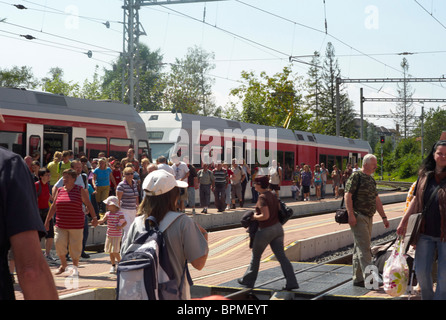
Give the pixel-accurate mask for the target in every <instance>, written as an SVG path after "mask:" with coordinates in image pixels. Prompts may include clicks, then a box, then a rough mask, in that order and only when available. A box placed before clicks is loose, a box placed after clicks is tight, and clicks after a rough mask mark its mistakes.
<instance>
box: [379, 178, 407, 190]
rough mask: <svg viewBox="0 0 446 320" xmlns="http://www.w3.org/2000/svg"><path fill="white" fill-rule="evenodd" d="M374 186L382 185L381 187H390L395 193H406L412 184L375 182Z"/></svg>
mask: <svg viewBox="0 0 446 320" xmlns="http://www.w3.org/2000/svg"><path fill="white" fill-rule="evenodd" d="M376 184H377V185H378V186H379V185H383V186H388V187H392V188H394V189H392V190H393V191H397V190H400V191H408V190H409V188H410V187H411V185H412V182H405V181H386V180H377V181H376Z"/></svg>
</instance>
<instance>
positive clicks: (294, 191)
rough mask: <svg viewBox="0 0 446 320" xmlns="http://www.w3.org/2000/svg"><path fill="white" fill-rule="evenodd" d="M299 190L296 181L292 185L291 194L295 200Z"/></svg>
mask: <svg viewBox="0 0 446 320" xmlns="http://www.w3.org/2000/svg"><path fill="white" fill-rule="evenodd" d="M299 192H300V189H299V187H298V186H297V184H296V183H295V184H293V185H291V196H292V197H293V199H294V200H297V195H298V194H299Z"/></svg>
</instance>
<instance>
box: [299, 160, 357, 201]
mask: <svg viewBox="0 0 446 320" xmlns="http://www.w3.org/2000/svg"><path fill="white" fill-rule="evenodd" d="M359 170H360V169H359V167H358V164H355V165H354V167H352V165H351V164H347V167H346V169H345V170H344V171H342V170H341V169H339V168H338V167H337V166H336V165H333V169H332V170H331V172H330V170H329V169H328V168H326V166H325V163H320V164H318V163H317V164H316V165H315V166H314V170H311V168H310V166H309V165H307V164H305V163H301V164H300V165H296V169H295V170H294V171H293V185H292V186H291V196H292V198H293V199H294V200H299V199H300V200H302V201H310V193H311V192H310V191H311V188H314V189H315V197H316V200H321V199H324V198H325V196H326V185H327V181H328V180H329V179H331V181H332V189H333V194H334V196H335V199H338V198H339V197H342V196H343V194H344V192H343V191H344V187H345V183H346V182H347V180H348V179H349V178H350V176H351V175H352V173H353V172H356V171H359ZM299 194H300V197H299Z"/></svg>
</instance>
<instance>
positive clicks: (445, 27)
mask: <svg viewBox="0 0 446 320" xmlns="http://www.w3.org/2000/svg"><path fill="white" fill-rule="evenodd" d="M414 1H415V3H416V4H418V5H419V6H420V7H421V8H422V9H423V10H424V11H425V12H427V14H429V15H430V16H431V17H432V18H433V19H434V20H435V21H437V22H438V23H439V24H440V25H441V26H442V27H443V28H444V29H446V26H445V25H444V24H443V23H441V21H440V20H438V19H437V18H435V17H434V15H433V14H432V13H431V12H429V11H428V10H427V9H426V8H425V7H423V5H421V3H419V2H418V1H417V0H414Z"/></svg>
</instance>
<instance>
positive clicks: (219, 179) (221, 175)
mask: <svg viewBox="0 0 446 320" xmlns="http://www.w3.org/2000/svg"><path fill="white" fill-rule="evenodd" d="M213 173H214V178H215V184H226V177H227V176H228V173H227V172H226V170H224V169H221V170H217V169H215V170H214V172H213Z"/></svg>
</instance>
